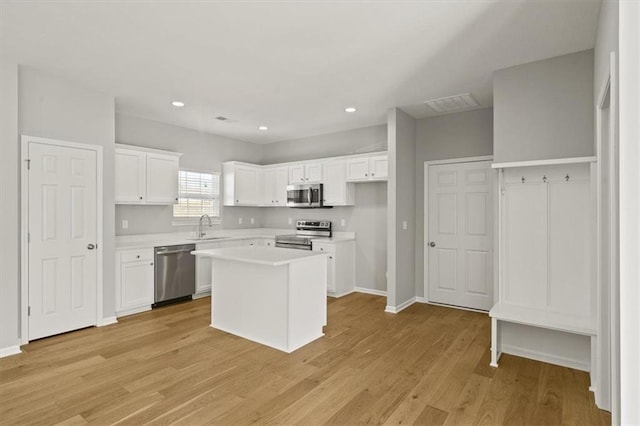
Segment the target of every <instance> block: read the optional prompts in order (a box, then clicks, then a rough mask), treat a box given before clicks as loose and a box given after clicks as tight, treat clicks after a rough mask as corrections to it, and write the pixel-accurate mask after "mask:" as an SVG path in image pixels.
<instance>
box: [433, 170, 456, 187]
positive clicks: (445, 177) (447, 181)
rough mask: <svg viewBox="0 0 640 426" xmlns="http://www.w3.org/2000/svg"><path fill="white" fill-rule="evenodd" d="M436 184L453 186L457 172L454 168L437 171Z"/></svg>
mask: <svg viewBox="0 0 640 426" xmlns="http://www.w3.org/2000/svg"><path fill="white" fill-rule="evenodd" d="M436 176H437V186H455V185H457V184H458V173H457V172H456V171H455V170H450V171H445V172H438V174H437V175H436Z"/></svg>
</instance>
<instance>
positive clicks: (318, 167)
mask: <svg viewBox="0 0 640 426" xmlns="http://www.w3.org/2000/svg"><path fill="white" fill-rule="evenodd" d="M304 181H305V182H306V183H320V182H322V164H321V163H313V164H305V165H304Z"/></svg>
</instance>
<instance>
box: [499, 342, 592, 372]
mask: <svg viewBox="0 0 640 426" xmlns="http://www.w3.org/2000/svg"><path fill="white" fill-rule="evenodd" d="M500 348H501V349H502V351H501V352H502V353H504V354H510V355H515V356H521V357H523V358H530V359H535V360H536V361H542V362H546V363H549V364H555V365H559V366H561V367H569V368H574V369H576V370H580V371H587V372H588V371H589V370H590V369H591V365H590V364H589V363H586V362H582V361H579V360H576V359H571V358H566V357H563V356H558V355H553V354H549V353H545V352H538V351H532V350H530V349H525V348H520V347H517V346H510V345H505V344H502V345H501V347H500Z"/></svg>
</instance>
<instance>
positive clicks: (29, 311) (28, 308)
mask: <svg viewBox="0 0 640 426" xmlns="http://www.w3.org/2000/svg"><path fill="white" fill-rule="evenodd" d="M27 316H29V317H30V316H31V306H29V307H27Z"/></svg>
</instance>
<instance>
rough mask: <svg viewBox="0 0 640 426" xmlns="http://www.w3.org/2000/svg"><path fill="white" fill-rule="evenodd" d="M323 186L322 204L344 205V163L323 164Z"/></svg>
mask: <svg viewBox="0 0 640 426" xmlns="http://www.w3.org/2000/svg"><path fill="white" fill-rule="evenodd" d="M324 175H325V176H326V179H325V180H324V186H323V196H324V197H323V198H324V201H323V202H324V204H325V205H327V206H339V205H345V204H346V187H347V183H346V163H345V162H344V161H339V162H334V163H327V164H325V171H324Z"/></svg>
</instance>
